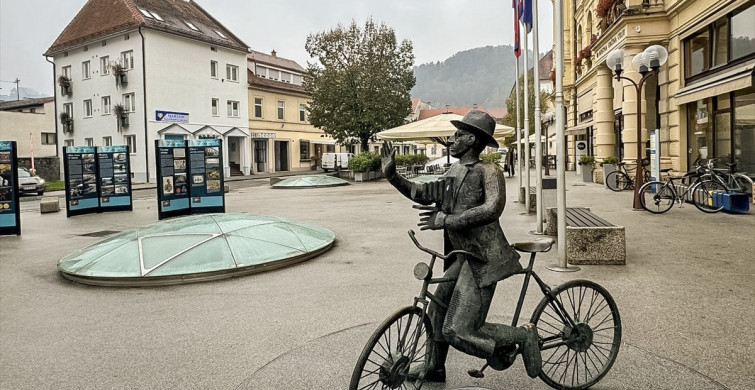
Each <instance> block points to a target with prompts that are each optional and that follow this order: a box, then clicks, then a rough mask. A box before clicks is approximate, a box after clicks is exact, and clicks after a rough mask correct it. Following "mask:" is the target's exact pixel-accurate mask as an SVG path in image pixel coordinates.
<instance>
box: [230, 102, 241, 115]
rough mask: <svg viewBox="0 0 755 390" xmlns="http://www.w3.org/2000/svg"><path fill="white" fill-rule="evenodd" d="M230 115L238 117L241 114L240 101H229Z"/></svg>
mask: <svg viewBox="0 0 755 390" xmlns="http://www.w3.org/2000/svg"><path fill="white" fill-rule="evenodd" d="M228 116H230V117H234V118H237V117H238V116H239V102H236V101H233V100H229V101H228Z"/></svg>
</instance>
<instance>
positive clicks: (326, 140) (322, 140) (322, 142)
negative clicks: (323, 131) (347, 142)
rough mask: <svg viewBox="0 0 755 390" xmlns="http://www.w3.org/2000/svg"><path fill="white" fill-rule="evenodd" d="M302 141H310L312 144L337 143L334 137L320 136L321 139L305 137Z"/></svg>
mask: <svg viewBox="0 0 755 390" xmlns="http://www.w3.org/2000/svg"><path fill="white" fill-rule="evenodd" d="M302 141H309V143H311V144H322V145H335V144H336V141H334V140H332V139H324V138H320V139H304V140H302Z"/></svg>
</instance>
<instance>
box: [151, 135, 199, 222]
mask: <svg viewBox="0 0 755 390" xmlns="http://www.w3.org/2000/svg"><path fill="white" fill-rule="evenodd" d="M186 157H187V156H186V141H183V140H180V141H171V140H155V158H156V162H157V164H156V165H157V175H156V177H157V207H158V213H157V214H158V218H159V219H163V218H167V217H173V216H177V215H185V214H190V213H191V209H190V205H189V183H188V171H189V170H188V164H187V161H186V160H187V158H186Z"/></svg>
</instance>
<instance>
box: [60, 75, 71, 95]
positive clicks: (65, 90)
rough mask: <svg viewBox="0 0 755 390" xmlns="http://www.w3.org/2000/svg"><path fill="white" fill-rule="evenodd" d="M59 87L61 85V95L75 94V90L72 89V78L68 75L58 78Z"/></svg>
mask: <svg viewBox="0 0 755 390" xmlns="http://www.w3.org/2000/svg"><path fill="white" fill-rule="evenodd" d="M58 85H60V94H61V95H63V96H67V95H71V94H73V88H71V78H70V77H68V76H66V75H63V74H62V75H60V76H58Z"/></svg>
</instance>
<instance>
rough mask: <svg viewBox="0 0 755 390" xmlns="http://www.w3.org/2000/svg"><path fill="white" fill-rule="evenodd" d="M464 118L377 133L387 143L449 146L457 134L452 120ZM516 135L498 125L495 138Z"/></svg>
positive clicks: (434, 120) (448, 117)
mask: <svg viewBox="0 0 755 390" xmlns="http://www.w3.org/2000/svg"><path fill="white" fill-rule="evenodd" d="M462 118H463V116H461V115H458V114H452V113H446V114H440V115H436V116H431V117H429V118H426V119H422V120H419V121H415V122H411V123H407V124H405V125H402V126H398V127H394V128H392V129H388V130H385V131H381V132H379V133H377V134H376V135H377V137H378V138H380V139H383V140H386V141H426V142H427V141H430V142H435V143H439V144H441V145H443V146H446V147H447V146H448V137H450V136H452V135H453V134H454V133H455V132H456V127H455V126H454V125H453V124H452V123H451V120H461V119H462ZM513 134H514V128H512V127H509V126H504V125H501V124H496V126H495V132H494V133H493V137H495V138H496V139H501V138H502V137H506V136H509V135H513Z"/></svg>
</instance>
